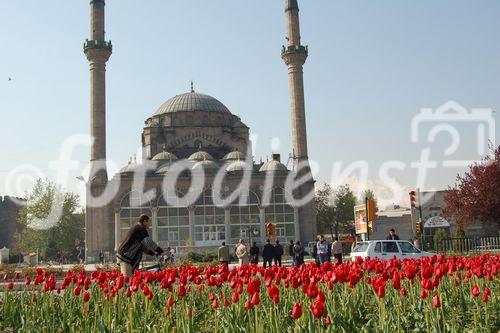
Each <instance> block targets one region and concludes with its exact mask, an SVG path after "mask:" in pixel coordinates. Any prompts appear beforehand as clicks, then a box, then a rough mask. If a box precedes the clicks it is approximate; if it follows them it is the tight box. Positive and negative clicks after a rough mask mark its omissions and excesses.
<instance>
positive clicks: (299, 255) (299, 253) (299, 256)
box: [293, 241, 304, 267]
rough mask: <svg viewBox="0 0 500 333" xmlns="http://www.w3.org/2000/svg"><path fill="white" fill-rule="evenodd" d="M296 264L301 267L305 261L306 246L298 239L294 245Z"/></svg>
mask: <svg viewBox="0 0 500 333" xmlns="http://www.w3.org/2000/svg"><path fill="white" fill-rule="evenodd" d="M293 256H294V265H295V266H297V267H299V266H301V265H302V264H303V263H304V247H303V246H302V245H301V244H300V241H296V242H295V245H294V246H293Z"/></svg>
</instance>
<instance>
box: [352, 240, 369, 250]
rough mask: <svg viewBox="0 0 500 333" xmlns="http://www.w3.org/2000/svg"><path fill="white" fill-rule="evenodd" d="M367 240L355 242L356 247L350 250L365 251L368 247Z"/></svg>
mask: <svg viewBox="0 0 500 333" xmlns="http://www.w3.org/2000/svg"><path fill="white" fill-rule="evenodd" d="M368 244H370V243H368V242H362V243H358V244H356V247H354V250H352V252H366V250H367V249H368Z"/></svg>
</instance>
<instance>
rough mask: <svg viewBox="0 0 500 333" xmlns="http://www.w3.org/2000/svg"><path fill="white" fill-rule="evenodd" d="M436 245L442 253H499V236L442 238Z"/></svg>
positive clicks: (437, 249)
mask: <svg viewBox="0 0 500 333" xmlns="http://www.w3.org/2000/svg"><path fill="white" fill-rule="evenodd" d="M435 245H436V248H435V249H436V251H438V252H443V253H470V254H480V253H500V237H498V236H497V237H475V238H444V239H441V240H440V241H439V242H438V243H437V244H435Z"/></svg>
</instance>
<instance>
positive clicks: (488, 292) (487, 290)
mask: <svg viewBox="0 0 500 333" xmlns="http://www.w3.org/2000/svg"><path fill="white" fill-rule="evenodd" d="M490 293H491V291H490V288H488V286H486V287H484V294H485V295H486V296H489V295H490Z"/></svg>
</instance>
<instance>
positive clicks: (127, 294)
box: [125, 288, 132, 298]
mask: <svg viewBox="0 0 500 333" xmlns="http://www.w3.org/2000/svg"><path fill="white" fill-rule="evenodd" d="M125 296H126V297H127V298H129V297H130V296H132V290H130V288H127V290H125Z"/></svg>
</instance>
